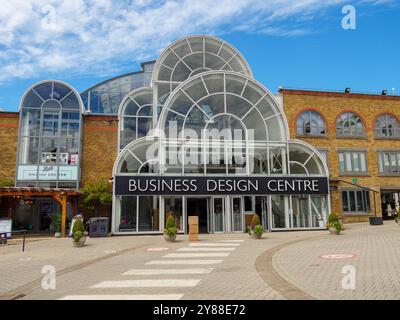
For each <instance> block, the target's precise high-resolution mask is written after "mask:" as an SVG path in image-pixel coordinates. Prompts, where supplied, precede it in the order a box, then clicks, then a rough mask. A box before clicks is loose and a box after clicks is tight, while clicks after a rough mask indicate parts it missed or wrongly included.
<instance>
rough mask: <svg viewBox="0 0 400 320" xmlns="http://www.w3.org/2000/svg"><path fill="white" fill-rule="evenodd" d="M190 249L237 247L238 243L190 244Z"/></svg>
mask: <svg viewBox="0 0 400 320" xmlns="http://www.w3.org/2000/svg"><path fill="white" fill-rule="evenodd" d="M189 246H190V247H238V246H240V243H206V242H205V243H201V242H200V243H191V244H189Z"/></svg>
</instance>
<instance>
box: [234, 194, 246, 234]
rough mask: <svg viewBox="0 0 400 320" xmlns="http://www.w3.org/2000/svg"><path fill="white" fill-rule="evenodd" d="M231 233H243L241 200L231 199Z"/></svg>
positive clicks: (239, 198)
mask: <svg viewBox="0 0 400 320" xmlns="http://www.w3.org/2000/svg"><path fill="white" fill-rule="evenodd" d="M232 231H233V232H243V210H242V198H241V197H233V198H232Z"/></svg>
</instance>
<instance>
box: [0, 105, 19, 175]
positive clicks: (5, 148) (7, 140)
mask: <svg viewBox="0 0 400 320" xmlns="http://www.w3.org/2000/svg"><path fill="white" fill-rule="evenodd" d="M18 125H19V114H18V113H14V112H0V146H1V152H0V178H5V179H9V180H14V179H15V164H16V161H17V159H16V155H17V143H18Z"/></svg>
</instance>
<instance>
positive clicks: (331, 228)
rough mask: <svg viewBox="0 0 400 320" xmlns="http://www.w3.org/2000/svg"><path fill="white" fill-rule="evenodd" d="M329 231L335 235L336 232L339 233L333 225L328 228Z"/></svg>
mask: <svg viewBox="0 0 400 320" xmlns="http://www.w3.org/2000/svg"><path fill="white" fill-rule="evenodd" d="M329 233H330V234H332V235H337V234H339V233H338V232H337V229H336V228H335V227H330V228H329Z"/></svg>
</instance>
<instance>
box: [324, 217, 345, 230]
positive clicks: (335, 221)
mask: <svg viewBox="0 0 400 320" xmlns="http://www.w3.org/2000/svg"><path fill="white" fill-rule="evenodd" d="M326 228H327V229H328V230H329V232H330V233H331V234H339V233H340V232H341V231H342V230H343V226H342V224H341V223H340V221H339V218H338V216H337V215H336V214H335V213H331V214H330V215H329V218H328V223H327V224H326Z"/></svg>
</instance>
